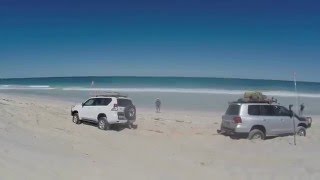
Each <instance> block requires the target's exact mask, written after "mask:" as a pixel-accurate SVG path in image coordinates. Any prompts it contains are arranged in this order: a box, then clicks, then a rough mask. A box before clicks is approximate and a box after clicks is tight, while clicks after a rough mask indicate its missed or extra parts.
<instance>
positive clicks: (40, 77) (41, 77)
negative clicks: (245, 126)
mask: <svg viewBox="0 0 320 180" xmlns="http://www.w3.org/2000/svg"><path fill="white" fill-rule="evenodd" d="M90 77H91V78H95V77H98V78H99V77H133V78H207V79H210V78H212V79H237V80H262V81H282V82H294V80H293V79H292V80H284V79H260V78H252V79H250V78H235V77H209V76H165V75H164V76H136V75H133V76H130V75H116V76H39V77H14V78H0V80H11V79H45V78H90ZM297 82H303V83H320V82H315V81H304V80H298V81H297Z"/></svg>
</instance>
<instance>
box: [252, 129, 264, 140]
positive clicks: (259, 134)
mask: <svg viewBox="0 0 320 180" xmlns="http://www.w3.org/2000/svg"><path fill="white" fill-rule="evenodd" d="M264 138H265V134H264V133H263V132H262V131H261V130H259V129H253V130H251V131H250V133H249V136H248V139H249V140H255V139H260V140H264Z"/></svg>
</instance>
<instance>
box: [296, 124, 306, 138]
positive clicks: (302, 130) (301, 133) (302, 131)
mask: <svg viewBox="0 0 320 180" xmlns="http://www.w3.org/2000/svg"><path fill="white" fill-rule="evenodd" d="M296 132H297V135H298V136H306V135H307V130H306V128H304V127H302V126H299V127H298V128H297V130H296Z"/></svg>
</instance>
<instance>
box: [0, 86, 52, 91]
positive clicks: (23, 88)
mask: <svg viewBox="0 0 320 180" xmlns="http://www.w3.org/2000/svg"><path fill="white" fill-rule="evenodd" d="M51 89H55V88H52V87H50V86H49V85H28V86H24V85H0V90H51Z"/></svg>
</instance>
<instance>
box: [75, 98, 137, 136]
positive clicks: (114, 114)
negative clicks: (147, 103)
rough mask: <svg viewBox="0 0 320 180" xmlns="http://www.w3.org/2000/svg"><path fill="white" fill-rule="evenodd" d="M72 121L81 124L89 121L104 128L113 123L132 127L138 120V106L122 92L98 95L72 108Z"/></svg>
mask: <svg viewBox="0 0 320 180" xmlns="http://www.w3.org/2000/svg"><path fill="white" fill-rule="evenodd" d="M71 115H72V121H73V122H74V123H76V124H80V123H81V122H82V121H89V122H93V123H96V124H98V128H99V129H102V130H108V129H110V125H112V124H123V125H127V126H128V128H132V125H133V122H134V121H135V120H136V108H135V106H134V105H133V104H132V101H131V99H129V98H127V96H123V95H120V94H118V93H117V94H110V95H98V96H95V97H91V98H89V99H88V100H87V101H85V102H84V103H82V104H78V105H75V106H73V107H72V108H71Z"/></svg>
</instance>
